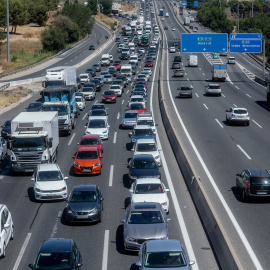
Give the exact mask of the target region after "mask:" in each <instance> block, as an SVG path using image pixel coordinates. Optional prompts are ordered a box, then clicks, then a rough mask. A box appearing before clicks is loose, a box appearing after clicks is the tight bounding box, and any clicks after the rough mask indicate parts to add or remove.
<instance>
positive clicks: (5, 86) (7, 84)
mask: <svg viewBox="0 0 270 270" xmlns="http://www.w3.org/2000/svg"><path fill="white" fill-rule="evenodd" d="M9 86H10V83H6V84H4V85H2V86H1V87H0V91H3V90H5V89H7V88H8V87H9Z"/></svg>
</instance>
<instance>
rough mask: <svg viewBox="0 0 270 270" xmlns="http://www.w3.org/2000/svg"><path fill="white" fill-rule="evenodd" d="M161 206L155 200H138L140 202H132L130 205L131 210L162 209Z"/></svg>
mask: <svg viewBox="0 0 270 270" xmlns="http://www.w3.org/2000/svg"><path fill="white" fill-rule="evenodd" d="M160 208H161V206H160V204H159V203H155V202H138V203H132V204H131V206H130V210H131V211H132V210H143V211H149V210H160Z"/></svg>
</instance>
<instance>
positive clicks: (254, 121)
mask: <svg viewBox="0 0 270 270" xmlns="http://www.w3.org/2000/svg"><path fill="white" fill-rule="evenodd" d="M251 121H252V122H253V123H255V124H256V125H257V126H258V127H259V128H262V126H261V125H259V124H258V123H257V122H256V121H255V120H253V119H252V120H251Z"/></svg>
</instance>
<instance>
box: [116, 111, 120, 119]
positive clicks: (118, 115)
mask: <svg viewBox="0 0 270 270" xmlns="http://www.w3.org/2000/svg"><path fill="white" fill-rule="evenodd" d="M119 118H120V113H119V112H118V114H117V117H116V119H117V120H118V119H119Z"/></svg>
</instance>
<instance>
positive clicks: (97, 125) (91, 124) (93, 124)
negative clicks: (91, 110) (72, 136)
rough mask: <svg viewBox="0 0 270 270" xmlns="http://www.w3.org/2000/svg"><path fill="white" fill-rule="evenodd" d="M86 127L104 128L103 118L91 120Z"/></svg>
mask: <svg viewBox="0 0 270 270" xmlns="http://www.w3.org/2000/svg"><path fill="white" fill-rule="evenodd" d="M88 128H105V121H104V120H93V121H90V122H89V124H88Z"/></svg>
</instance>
